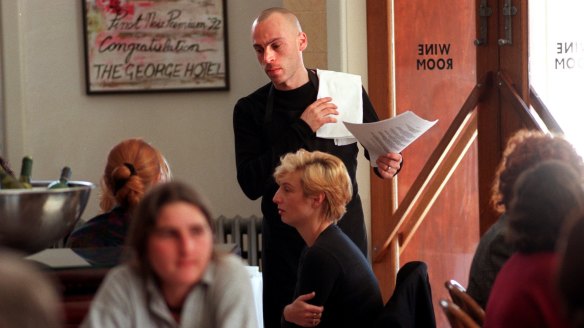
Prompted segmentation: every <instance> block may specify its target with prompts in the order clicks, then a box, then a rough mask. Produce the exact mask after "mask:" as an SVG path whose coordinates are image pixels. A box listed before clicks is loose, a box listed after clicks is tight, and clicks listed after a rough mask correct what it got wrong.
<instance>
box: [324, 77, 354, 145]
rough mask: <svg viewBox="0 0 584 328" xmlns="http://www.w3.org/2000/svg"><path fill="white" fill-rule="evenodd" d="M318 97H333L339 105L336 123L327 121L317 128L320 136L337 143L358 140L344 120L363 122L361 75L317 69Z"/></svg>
mask: <svg viewBox="0 0 584 328" xmlns="http://www.w3.org/2000/svg"><path fill="white" fill-rule="evenodd" d="M317 74H318V79H319V82H318V85H319V86H318V94H317V96H316V97H317V99H320V98H324V97H331V98H333V100H332V103H333V104H335V105H336V106H337V111H338V112H339V114H338V115H334V116H335V118H336V119H337V122H336V123H327V124H324V125H323V126H321V127H320V128H319V129H318V130H316V136H317V137H319V138H327V139H335V144H337V145H345V144H350V143H354V142H356V141H357V140H355V138H354V137H353V135H351V133H350V132H349V131H348V130H347V128H346V127H345V125H344V124H342V122H351V123H363V90H362V84H361V76H359V75H355V74H349V73H343V72H334V71H327V70H321V69H319V70H317Z"/></svg>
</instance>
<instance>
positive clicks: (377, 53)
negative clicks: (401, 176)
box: [367, 0, 399, 300]
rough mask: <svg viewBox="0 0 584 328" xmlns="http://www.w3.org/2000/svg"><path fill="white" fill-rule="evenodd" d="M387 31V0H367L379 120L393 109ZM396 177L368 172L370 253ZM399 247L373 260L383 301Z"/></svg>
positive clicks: (384, 228) (392, 202)
mask: <svg viewBox="0 0 584 328" xmlns="http://www.w3.org/2000/svg"><path fill="white" fill-rule="evenodd" d="M392 35H393V32H392V30H391V0H388V1H385V0H382V1H379V0H367V45H368V46H367V59H368V60H367V62H368V75H369V90H368V92H369V97H370V98H371V101H372V102H373V105H374V106H375V109H376V110H377V114H378V115H379V118H380V119H386V118H389V117H392V116H394V115H395V110H394V108H393V89H394V88H393V79H392V76H393V69H392V67H393V59H392V46H391V45H392V42H391V40H392V38H393V37H392ZM396 186H397V179H394V180H393V181H385V180H382V179H380V178H378V177H377V176H376V175H375V173H374V172H373V171H371V250H372V251H371V253H372V254H371V255H372V257H375V255H376V251H378V250H379V247H380V245H381V244H382V243H383V242H384V241H385V238H386V237H387V236H388V234H389V231H388V225H387V224H385V222H387V221H388V220H390V219H391V214H392V213H393V212H394V211H395V208H396V204H397V193H396V192H395V190H396ZM398 249H399V247H398V245H397V243H394V244H393V245H392V247H391V250H390V254H389V255H388V256H386V257H385V258H384V259H383V261H382V262H378V263H373V271H374V272H375V275H376V276H377V279H378V280H379V286H380V287H381V292H382V295H383V298H384V300H387V299H389V296H391V293H392V292H393V289H394V286H395V275H396V272H397V268H398V267H399V250H398Z"/></svg>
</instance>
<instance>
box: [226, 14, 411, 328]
mask: <svg viewBox="0 0 584 328" xmlns="http://www.w3.org/2000/svg"><path fill="white" fill-rule="evenodd" d="M252 41H253V47H254V49H255V52H256V55H257V59H258V62H259V63H260V65H261V66H262V68H263V69H264V71H265V72H266V74H267V75H268V77H269V78H270V80H271V82H270V83H268V84H266V85H264V86H263V87H261V88H259V89H258V90H256V91H255V92H253V93H252V94H250V95H249V96H247V97H244V98H241V99H240V100H239V101H238V102H237V104H236V105H235V110H234V114H233V128H234V132H235V153H236V165H237V180H238V182H239V185H240V186H241V188H242V190H243V192H244V193H245V194H246V196H247V197H249V198H250V199H258V198H259V197H262V205H261V207H262V213H263V217H264V219H263V226H262V229H263V230H262V231H263V247H262V274H263V283H264V297H263V304H264V309H263V312H264V324H265V326H266V327H270V328H271V327H278V326H279V325H280V317H281V315H282V310H283V308H284V306H285V305H286V304H288V303H290V302H291V301H292V297H293V292H294V285H295V281H296V271H297V268H298V260H299V258H300V253H301V251H302V249H303V248H304V246H305V244H304V241H303V240H302V238H301V237H300V235H299V234H298V232H297V231H296V230H295V229H294V228H292V227H290V226H288V225H286V224H284V223H283V222H282V221H281V218H280V216H279V214H278V210H277V207H276V206H275V204H274V203H273V202H272V197H273V196H274V194H275V192H276V190H277V189H278V186H277V184H276V183H275V181H274V179H273V177H272V174H273V173H274V169H275V167H276V166H277V165H278V164H279V161H280V157H281V156H282V155H284V154H287V153H289V152H295V151H297V150H298V149H300V148H304V149H306V150H309V151H314V150H320V151H323V152H327V153H330V154H333V155H335V156H337V157H339V158H340V159H341V160H342V161H343V162H344V164H345V166H346V167H347V170H348V172H349V175H350V177H351V181H352V183H353V195H354V196H353V198H352V200H351V201H350V202H349V204H348V205H347V213H346V214H345V215H344V216H343V219H342V220H340V221H339V227H340V228H341V230H342V231H343V232H344V233H345V234H346V235H347V236H348V237H349V238H350V239H351V240H352V241H353V242H354V243H355V244H356V245H357V247H359V249H360V250H361V251H362V252H363V253H364V254H365V255H366V254H367V235H366V230H365V223H364V218H363V209H362V206H361V199H360V198H359V194H358V187H357V182H356V177H355V174H356V168H357V154H358V152H359V150H358V147H357V145H356V144H355V143H353V144H349V145H343V146H337V145H335V142H334V141H333V140H332V139H323V138H318V137H316V131H317V130H318V129H319V128H320V127H321V126H322V125H324V124H326V123H334V122H336V119H335V118H334V115H337V114H338V112H337V107H336V105H335V104H334V100H333V99H332V98H330V97H325V98H321V99H316V97H317V92H318V78H317V76H316V73H315V72H313V71H312V70H308V69H306V68H305V66H304V61H303V58H302V52H303V51H304V49H306V47H307V44H308V43H307V36H306V34H305V33H304V32H302V29H301V27H300V24H299V22H298V19H297V18H296V16H295V15H294V14H293V13H291V12H290V11H288V10H286V9H283V8H270V9H267V10H264V11H263V12H262V13H261V14H260V16H259V17H258V18H257V19H256V20H255V21H254V23H253V26H252ZM362 94H363V122H374V121H378V117H377V114H376V113H375V110H374V108H373V105H372V104H371V101H370V100H369V97H368V96H367V93H366V92H365V91H364V90H362ZM365 156H366V157H368V154H367V153H366V154H365ZM375 162H376V164H377V168H375V172H376V174H377V175H378V176H379V177H381V178H383V179H391V178H393V177H394V176H395V175H396V174H397V172H398V171H399V169H400V168H401V162H402V157H401V155H400V154H394V153H388V154H385V155H383V156H380V157H379V158H376V159H375Z"/></svg>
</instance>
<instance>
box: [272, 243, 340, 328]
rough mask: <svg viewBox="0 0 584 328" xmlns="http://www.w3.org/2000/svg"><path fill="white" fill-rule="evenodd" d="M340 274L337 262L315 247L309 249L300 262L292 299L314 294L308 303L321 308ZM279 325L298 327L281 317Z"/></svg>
mask: <svg viewBox="0 0 584 328" xmlns="http://www.w3.org/2000/svg"><path fill="white" fill-rule="evenodd" d="M341 273H342V268H341V266H340V265H339V262H338V261H337V260H336V259H335V258H334V257H332V256H331V255H330V254H329V253H327V252H326V251H324V250H322V249H320V248H317V247H314V248H311V249H309V250H308V251H307V252H306V255H305V257H304V260H303V261H302V269H301V270H300V271H299V272H298V278H297V281H296V291H297V293H298V294H297V295H295V296H294V297H295V298H296V297H298V296H300V295H304V294H308V293H311V292H315V293H316V295H315V296H314V298H313V299H311V300H309V301H308V303H310V304H312V305H317V306H323V305H324V304H326V303H327V300H328V299H329V298H330V297H331V294H332V292H333V289H334V287H335V285H336V283H337V280H338V277H339V276H340V275H341ZM290 303H291V302H290ZM325 311H326V309H325ZM281 323H282V327H298V326H297V325H295V324H292V323H290V322H287V321H285V320H284V316H283V315H282V321H281ZM321 323H322V322H321Z"/></svg>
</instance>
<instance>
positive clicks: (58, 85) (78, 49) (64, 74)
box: [0, 0, 369, 219]
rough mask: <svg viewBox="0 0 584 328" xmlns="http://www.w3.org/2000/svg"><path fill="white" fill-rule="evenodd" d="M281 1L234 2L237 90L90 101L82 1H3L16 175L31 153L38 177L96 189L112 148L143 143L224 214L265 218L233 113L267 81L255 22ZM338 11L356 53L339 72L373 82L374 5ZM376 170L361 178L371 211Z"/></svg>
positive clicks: (230, 6) (230, 7) (231, 26)
mask: <svg viewBox="0 0 584 328" xmlns="http://www.w3.org/2000/svg"><path fill="white" fill-rule="evenodd" d="M328 2H329V3H330V2H331V1H328ZM281 3H282V1H277V0H245V1H238V0H228V1H227V13H228V31H229V35H228V41H229V65H230V83H231V90H230V91H214V92H189V93H151V94H139V95H99V96H87V95H86V94H85V72H84V60H83V56H84V53H83V34H82V33H83V27H82V9H81V1H76V0H50V1H47V0H9V1H4V0H3V1H2V2H0V10H1V15H2V16H1V20H2V21H1V23H2V36H1V37H2V45H3V46H2V47H3V48H2V59H3V62H2V65H3V71H4V79H3V86H4V89H3V94H4V99H3V104H2V105H3V106H4V111H5V119H6V125H5V130H4V131H2V133H3V135H4V137H5V143H6V150H5V154H4V155H5V156H6V157H7V159H8V160H9V161H10V162H11V163H12V166H13V167H15V168H18V167H19V166H20V159H21V158H22V156H24V155H30V156H32V157H33V159H34V168H33V178H34V179H54V178H57V176H58V175H59V172H60V169H61V167H62V166H64V165H69V166H71V167H72V169H73V178H74V179H76V180H86V181H91V182H93V183H95V184H96V185H97V184H98V181H99V178H100V173H101V171H102V170H103V167H104V165H105V158H106V156H107V153H108V151H109V149H110V148H111V147H112V146H113V145H114V144H116V143H117V142H119V141H120V140H122V139H125V138H129V137H143V138H144V139H146V140H147V141H149V142H151V143H152V144H153V145H154V146H156V147H157V148H159V149H160V150H161V151H162V152H163V153H164V154H165V155H166V157H167V159H168V160H169V162H170V165H171V167H172V169H173V173H174V176H175V178H177V179H181V180H184V181H186V182H188V183H191V184H192V185H195V186H197V187H198V188H199V189H200V190H201V191H202V192H203V193H204V194H205V195H207V197H208V198H209V200H210V201H211V203H212V204H213V208H214V212H215V214H216V215H220V214H223V215H226V216H233V215H236V214H240V215H244V216H246V215H251V214H257V215H259V214H260V209H259V202H258V201H255V202H252V201H250V200H248V199H247V198H245V196H244V195H243V193H242V192H241V190H240V188H239V186H238V185H237V181H236V176H235V157H234V146H233V129H232V111H233V105H234V104H235V102H236V101H237V99H238V98H240V97H242V96H245V95H247V94H249V93H250V92H252V91H253V90H255V89H256V88H257V87H259V86H261V85H263V84H264V83H266V82H267V81H268V80H267V77H266V76H265V75H264V73H263V72H262V71H261V69H260V68H259V66H258V64H257V63H256V59H255V56H254V53H253V51H252V48H251V46H250V35H249V32H250V25H251V22H252V20H253V18H255V16H256V15H257V13H258V12H259V11H260V10H261V9H264V8H267V7H271V6H280V5H281ZM339 6H343V12H344V13H345V15H347V16H345V17H342V18H341V17H339V22H341V23H340V24H348V26H349V28H347V29H345V30H347V31H348V33H350V34H348V36H347V40H348V42H351V43H353V42H355V47H350V48H349V47H348V46H345V47H344V48H343V49H340V48H339V49H337V50H338V52H337V53H338V54H339V56H345V57H343V58H346V61H345V62H346V63H347V64H346V65H347V66H343V67H334V69H343V70H345V69H346V70H347V71H349V72H352V73H356V74H361V75H363V76H364V83H366V55H367V53H366V43H365V42H366V36H365V31H364V29H365V11H364V8H365V5H364V4H356V3H355V1H342V2H339ZM349 15H350V16H349ZM329 19H331V18H330V17H329ZM329 31H330V30H329ZM330 46H333V48H331V49H334V45H330ZM349 50H350V51H349ZM332 55H333V56H335V54H334V52H333V53H332ZM337 62H338V61H337ZM0 122H1V121H0ZM0 140H1V139H0ZM367 165H368V163H362V164H361V165H360V167H361V170H360V173H359V180H360V182H359V183H360V188H361V193H362V196H363V198H364V206H365V208H366V214H368V212H369V210H368V209H369V197H368V193H369V183H368V180H369V175H368V169H367ZM363 172H365V173H363ZM98 194H99V188H98V187H96V189H94V191H93V192H92V198H91V200H90V204H89V205H88V208H87V209H86V211H85V213H84V216H83V217H84V218H85V219H87V218H90V217H92V216H93V215H95V214H96V213H97V212H98V211H99V207H98V198H97V196H98ZM367 216H368V215H367Z"/></svg>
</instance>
